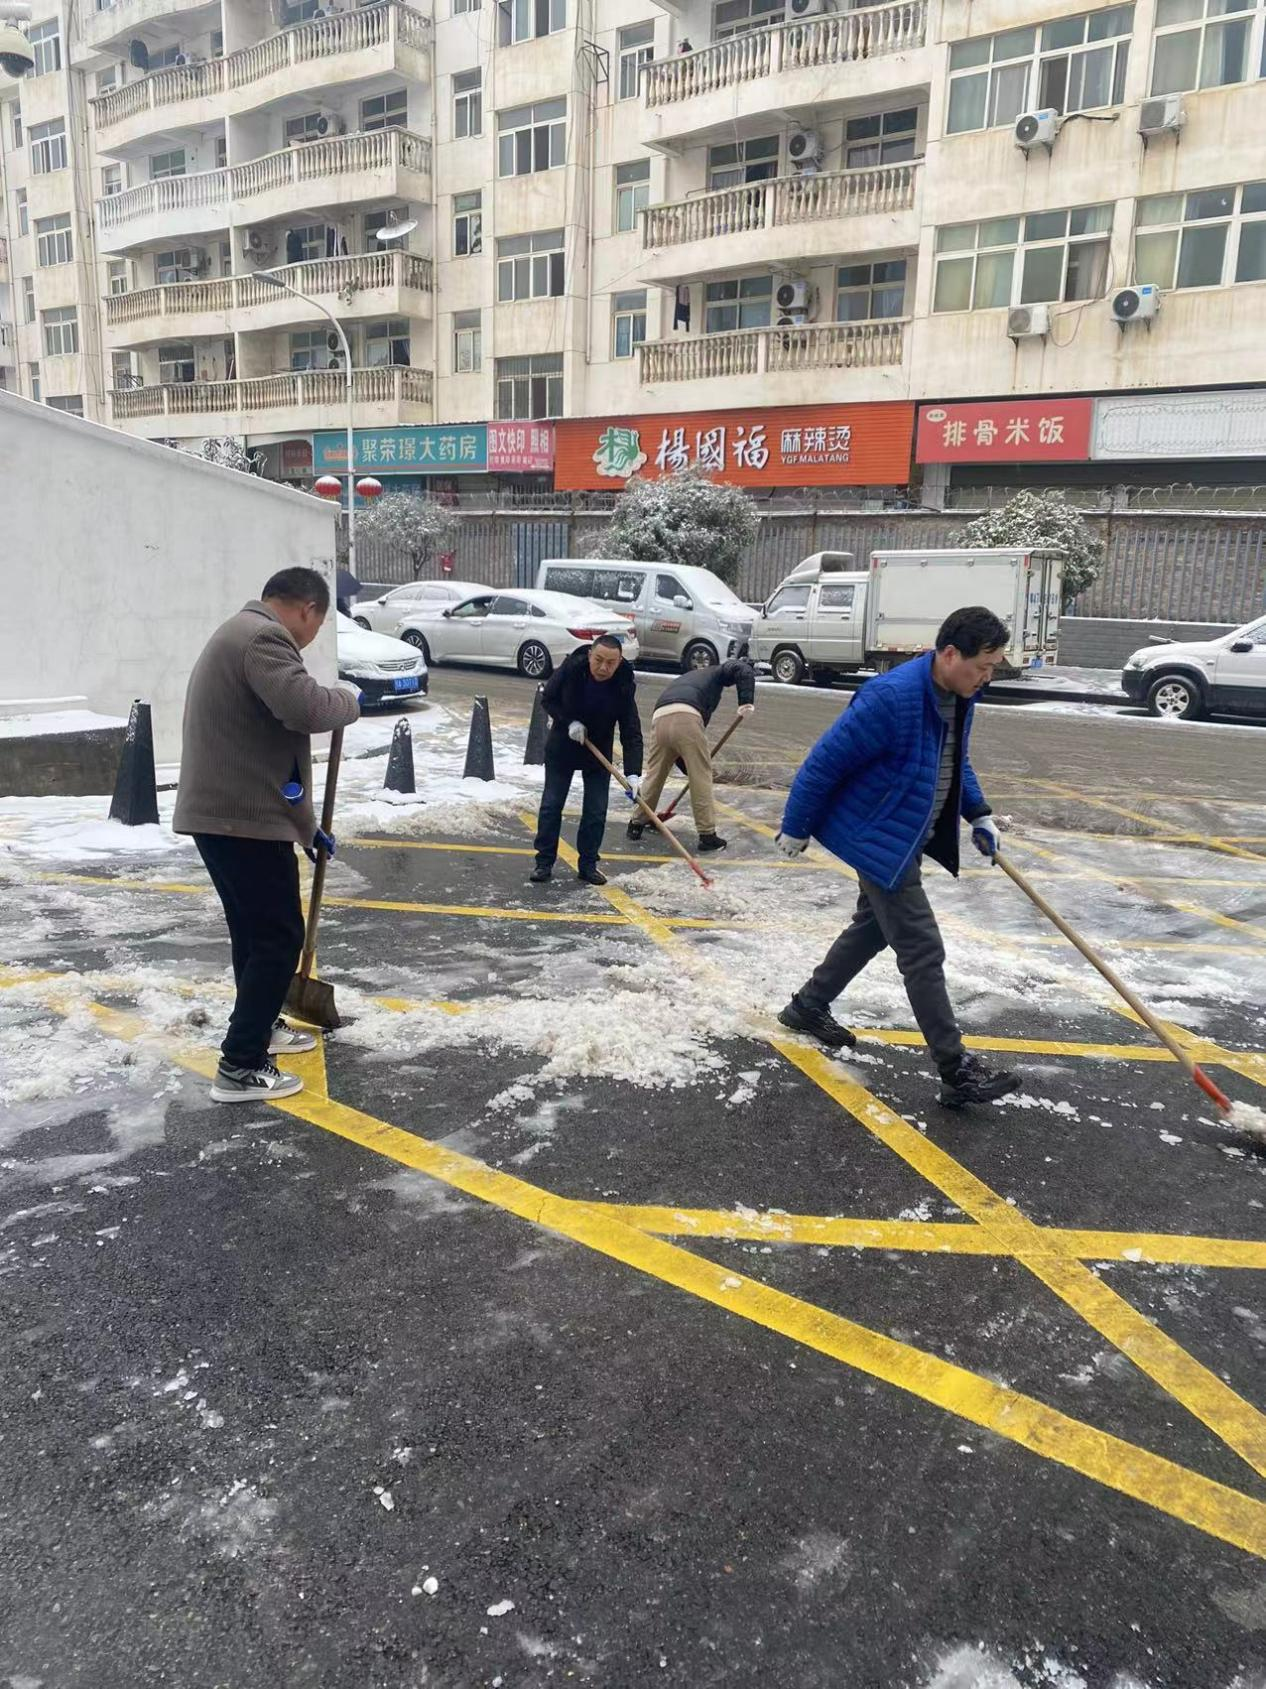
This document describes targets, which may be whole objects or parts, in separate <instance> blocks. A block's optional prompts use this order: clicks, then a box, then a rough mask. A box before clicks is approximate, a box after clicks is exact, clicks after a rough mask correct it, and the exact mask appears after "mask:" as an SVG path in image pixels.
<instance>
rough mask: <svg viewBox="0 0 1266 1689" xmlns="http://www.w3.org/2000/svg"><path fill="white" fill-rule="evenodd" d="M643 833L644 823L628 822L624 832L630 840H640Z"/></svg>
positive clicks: (644, 829)
mask: <svg viewBox="0 0 1266 1689" xmlns="http://www.w3.org/2000/svg"><path fill="white" fill-rule="evenodd" d="M645 831H646V823H645V821H630V822H629V824H628V826H627V827H626V828H625V832H626V833H627V834H628V836H629V838H631V839H640V838H641V836H642V834H643V833H644V832H645Z"/></svg>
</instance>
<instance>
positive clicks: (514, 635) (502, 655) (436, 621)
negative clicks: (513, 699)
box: [400, 587, 640, 680]
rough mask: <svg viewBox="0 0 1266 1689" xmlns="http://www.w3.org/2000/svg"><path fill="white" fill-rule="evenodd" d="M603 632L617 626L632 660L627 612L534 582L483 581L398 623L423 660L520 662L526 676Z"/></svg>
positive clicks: (539, 673) (545, 670)
mask: <svg viewBox="0 0 1266 1689" xmlns="http://www.w3.org/2000/svg"><path fill="white" fill-rule="evenodd" d="M600 633H613V634H615V635H616V637H617V638H618V639H620V640H621V641H622V643H623V645H624V655H625V658H626V660H627V661H628V662H630V663H632V662H634V661H636V659H637V657H638V655H639V651H640V648H639V646H638V642H637V634H636V633H635V632H634V628H633V617H632V616H631V615H630V614H628V613H627V612H624V611H620V610H617V609H616V608H615V607H614V606H613V605H610V604H598V603H595V602H594V600H593V599H591V598H573V597H572V596H571V595H570V593H566V592H544V591H540V590H538V589H537V588H535V587H516V588H515V589H514V590H513V591H511V592H489V591H488V590H487V588H484V589H483V590H482V591H480V592H479V593H477V594H476V595H475V596H473V597H470V598H467V599H465V600H464V601H463V602H462V603H461V604H455V605H453V606H451V608H448V609H440V608H436V609H428V610H421V611H418V612H416V613H415V614H414V615H412V616H410V617H409V618H408V619H407V621H405V622H404V623H403V624H402V625H401V628H400V637H401V639H403V640H406V641H407V642H408V643H409V644H410V645H416V646H417V648H418V650H419V651H421V652H422V654H423V656H424V657H425V658H426V660H427V662H428V663H432V664H434V663H489V664H491V665H492V666H494V667H496V668H506V669H518V671H519V673H520V674H525V675H527V677H528V678H529V680H544V679H545V677H546V676H547V675H548V674H551V673H552V672H553V670H554V669H555V668H556V667H557V666H558V664H559V663H561V662H562V661H563V659H564V657H566V656H567V655H568V653H569V652H572V651H574V650H575V649H576V647H577V646H578V645H588V644H589V643H590V641H591V640H594V639H596V638H597V637H598V635H599V634H600Z"/></svg>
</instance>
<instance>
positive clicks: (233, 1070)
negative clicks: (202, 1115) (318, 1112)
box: [211, 1061, 303, 1103]
mask: <svg viewBox="0 0 1266 1689" xmlns="http://www.w3.org/2000/svg"><path fill="white" fill-rule="evenodd" d="M302 1089H303V1080H302V1079H300V1078H299V1076H298V1074H297V1073H283V1072H282V1071H281V1069H280V1068H279V1067H277V1066H275V1064H274V1063H272V1062H270V1061H266V1062H265V1063H264V1064H263V1066H262V1067H230V1066H229V1064H228V1063H227V1062H224V1061H222V1062H221V1063H220V1065H219V1067H217V1068H216V1070H215V1078H214V1079H213V1080H212V1081H211V1101H212V1102H213V1103H275V1102H276V1101H277V1100H278V1099H279V1098H281V1097H293V1096H294V1094H295V1092H296V1091H302Z"/></svg>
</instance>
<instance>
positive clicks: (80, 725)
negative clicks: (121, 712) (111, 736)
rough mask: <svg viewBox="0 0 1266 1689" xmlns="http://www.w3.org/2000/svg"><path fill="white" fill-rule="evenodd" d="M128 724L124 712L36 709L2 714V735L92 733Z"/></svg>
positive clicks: (40, 735) (9, 737)
mask: <svg viewBox="0 0 1266 1689" xmlns="http://www.w3.org/2000/svg"><path fill="white" fill-rule="evenodd" d="M126 726H127V721H126V719H125V718H123V717H122V716H117V715H98V714H97V712H96V711H95V710H48V711H33V712H32V713H31V714H29V715H0V739H35V738H42V737H43V736H44V735H45V734H46V733H89V732H97V731H99V730H100V729H101V728H103V727H126Z"/></svg>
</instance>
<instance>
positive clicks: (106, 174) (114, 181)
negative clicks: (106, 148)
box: [101, 164, 123, 199]
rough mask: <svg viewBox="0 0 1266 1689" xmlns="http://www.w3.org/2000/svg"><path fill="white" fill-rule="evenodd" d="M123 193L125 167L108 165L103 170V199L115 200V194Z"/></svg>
mask: <svg viewBox="0 0 1266 1689" xmlns="http://www.w3.org/2000/svg"><path fill="white" fill-rule="evenodd" d="M122 192H123V166H122V165H121V164H107V165H104V166H103V167H102V170H101V197H102V199H113V198H114V196H115V194H121V193H122Z"/></svg>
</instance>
